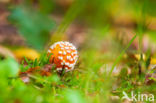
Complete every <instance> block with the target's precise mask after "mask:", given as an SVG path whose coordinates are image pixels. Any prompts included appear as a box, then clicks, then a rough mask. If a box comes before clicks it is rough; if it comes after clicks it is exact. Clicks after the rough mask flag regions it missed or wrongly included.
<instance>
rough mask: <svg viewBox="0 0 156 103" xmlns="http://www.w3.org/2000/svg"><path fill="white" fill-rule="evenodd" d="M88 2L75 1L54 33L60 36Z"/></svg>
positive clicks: (85, 0) (84, 0)
mask: <svg viewBox="0 0 156 103" xmlns="http://www.w3.org/2000/svg"><path fill="white" fill-rule="evenodd" d="M87 1H88V0H76V1H75V2H74V3H73V5H72V6H71V7H70V9H69V10H68V12H67V13H66V15H65V17H64V20H63V21H62V23H61V24H60V26H59V27H58V29H57V31H56V33H57V35H58V34H62V33H64V32H65V30H66V29H67V28H68V26H69V25H70V24H71V22H72V21H73V20H74V19H75V18H76V17H77V15H78V14H79V13H80V12H81V11H82V10H83V9H84V7H85V4H86V2H87Z"/></svg>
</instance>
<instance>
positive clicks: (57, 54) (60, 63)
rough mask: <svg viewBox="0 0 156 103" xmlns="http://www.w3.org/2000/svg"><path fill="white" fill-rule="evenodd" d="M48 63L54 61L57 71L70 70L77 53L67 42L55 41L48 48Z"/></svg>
mask: <svg viewBox="0 0 156 103" xmlns="http://www.w3.org/2000/svg"><path fill="white" fill-rule="evenodd" d="M48 55H50V60H49V61H50V63H54V64H55V66H56V70H57V71H62V70H65V71H66V72H67V71H71V70H73V69H74V66H75V64H76V61H77V59H78V54H77V50H76V48H75V46H74V45H73V44H72V43H69V42H66V41H65V42H63V41H61V42H56V43H55V44H53V45H52V46H50V48H49V50H48Z"/></svg>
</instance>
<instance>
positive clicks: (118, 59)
mask: <svg viewBox="0 0 156 103" xmlns="http://www.w3.org/2000/svg"><path fill="white" fill-rule="evenodd" d="M136 37H137V34H135V36H134V37H133V38H132V39H131V40H130V42H129V43H128V44H127V46H126V47H125V49H124V50H123V51H122V52H121V54H120V55H119V56H118V58H117V59H116V60H115V62H114V64H113V66H112V68H111V70H110V72H109V75H111V74H112V72H113V70H114V68H115V66H116V65H117V64H118V62H119V61H120V60H121V58H122V56H123V55H124V53H125V52H126V50H127V49H128V48H129V46H130V45H131V44H132V42H133V41H134V40H135V38H136Z"/></svg>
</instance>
